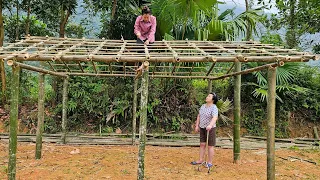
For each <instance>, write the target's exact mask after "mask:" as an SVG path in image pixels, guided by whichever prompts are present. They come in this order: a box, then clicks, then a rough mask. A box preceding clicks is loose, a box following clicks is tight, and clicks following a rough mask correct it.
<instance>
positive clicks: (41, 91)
mask: <svg viewBox="0 0 320 180" xmlns="http://www.w3.org/2000/svg"><path fill="white" fill-rule="evenodd" d="M44 76H45V75H44V74H39V99H38V126H37V138H36V154H35V156H36V159H41V151H42V133H43V130H44V124H43V122H44V100H45V96H44V78H45V77H44Z"/></svg>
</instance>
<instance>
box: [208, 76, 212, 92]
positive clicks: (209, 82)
mask: <svg viewBox="0 0 320 180" xmlns="http://www.w3.org/2000/svg"><path fill="white" fill-rule="evenodd" d="M211 92H212V80H211V79H208V94H209V93H211Z"/></svg>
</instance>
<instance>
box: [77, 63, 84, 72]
mask: <svg viewBox="0 0 320 180" xmlns="http://www.w3.org/2000/svg"><path fill="white" fill-rule="evenodd" d="M78 65H79V67H80V69H81V71H82V72H83V73H84V70H83V67H82V65H81V63H80V62H79V61H78Z"/></svg>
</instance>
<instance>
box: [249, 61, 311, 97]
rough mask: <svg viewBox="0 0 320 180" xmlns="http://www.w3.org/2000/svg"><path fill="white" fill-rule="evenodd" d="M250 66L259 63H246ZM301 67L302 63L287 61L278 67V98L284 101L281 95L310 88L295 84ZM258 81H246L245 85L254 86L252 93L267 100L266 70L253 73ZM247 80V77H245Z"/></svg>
mask: <svg viewBox="0 0 320 180" xmlns="http://www.w3.org/2000/svg"><path fill="white" fill-rule="evenodd" d="M246 65H247V66H248V67H249V68H251V67H257V66H258V65H259V63H256V62H252V63H247V64H246ZM299 68H301V63H286V64H285V65H284V66H280V67H278V68H277V76H276V81H277V82H276V85H277V86H276V92H277V94H276V98H277V100H279V101H280V102H282V103H283V101H282V98H281V96H289V97H291V98H293V97H294V93H307V92H308V91H309V89H307V88H304V87H300V86H298V85H297V84H295V82H296V80H295V78H294V76H295V73H296V72H297V71H298V70H299ZM253 75H254V77H255V78H256V82H252V81H251V82H246V83H244V85H249V86H254V87H255V89H254V90H253V92H252V94H253V96H254V97H256V98H259V97H260V100H261V101H265V100H266V97H267V92H268V82H267V73H266V72H265V71H257V72H254V73H253ZM244 81H246V78H244Z"/></svg>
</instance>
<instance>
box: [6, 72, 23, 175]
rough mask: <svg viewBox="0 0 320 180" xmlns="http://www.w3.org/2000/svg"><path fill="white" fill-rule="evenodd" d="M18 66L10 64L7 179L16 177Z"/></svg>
mask: <svg viewBox="0 0 320 180" xmlns="http://www.w3.org/2000/svg"><path fill="white" fill-rule="evenodd" d="M19 76H20V67H19V66H12V84H11V99H10V135H9V164H8V179H9V180H13V179H16V160H17V155H16V153H17V129H18V115H19V83H20V81H19V80H20V77H19Z"/></svg>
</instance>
